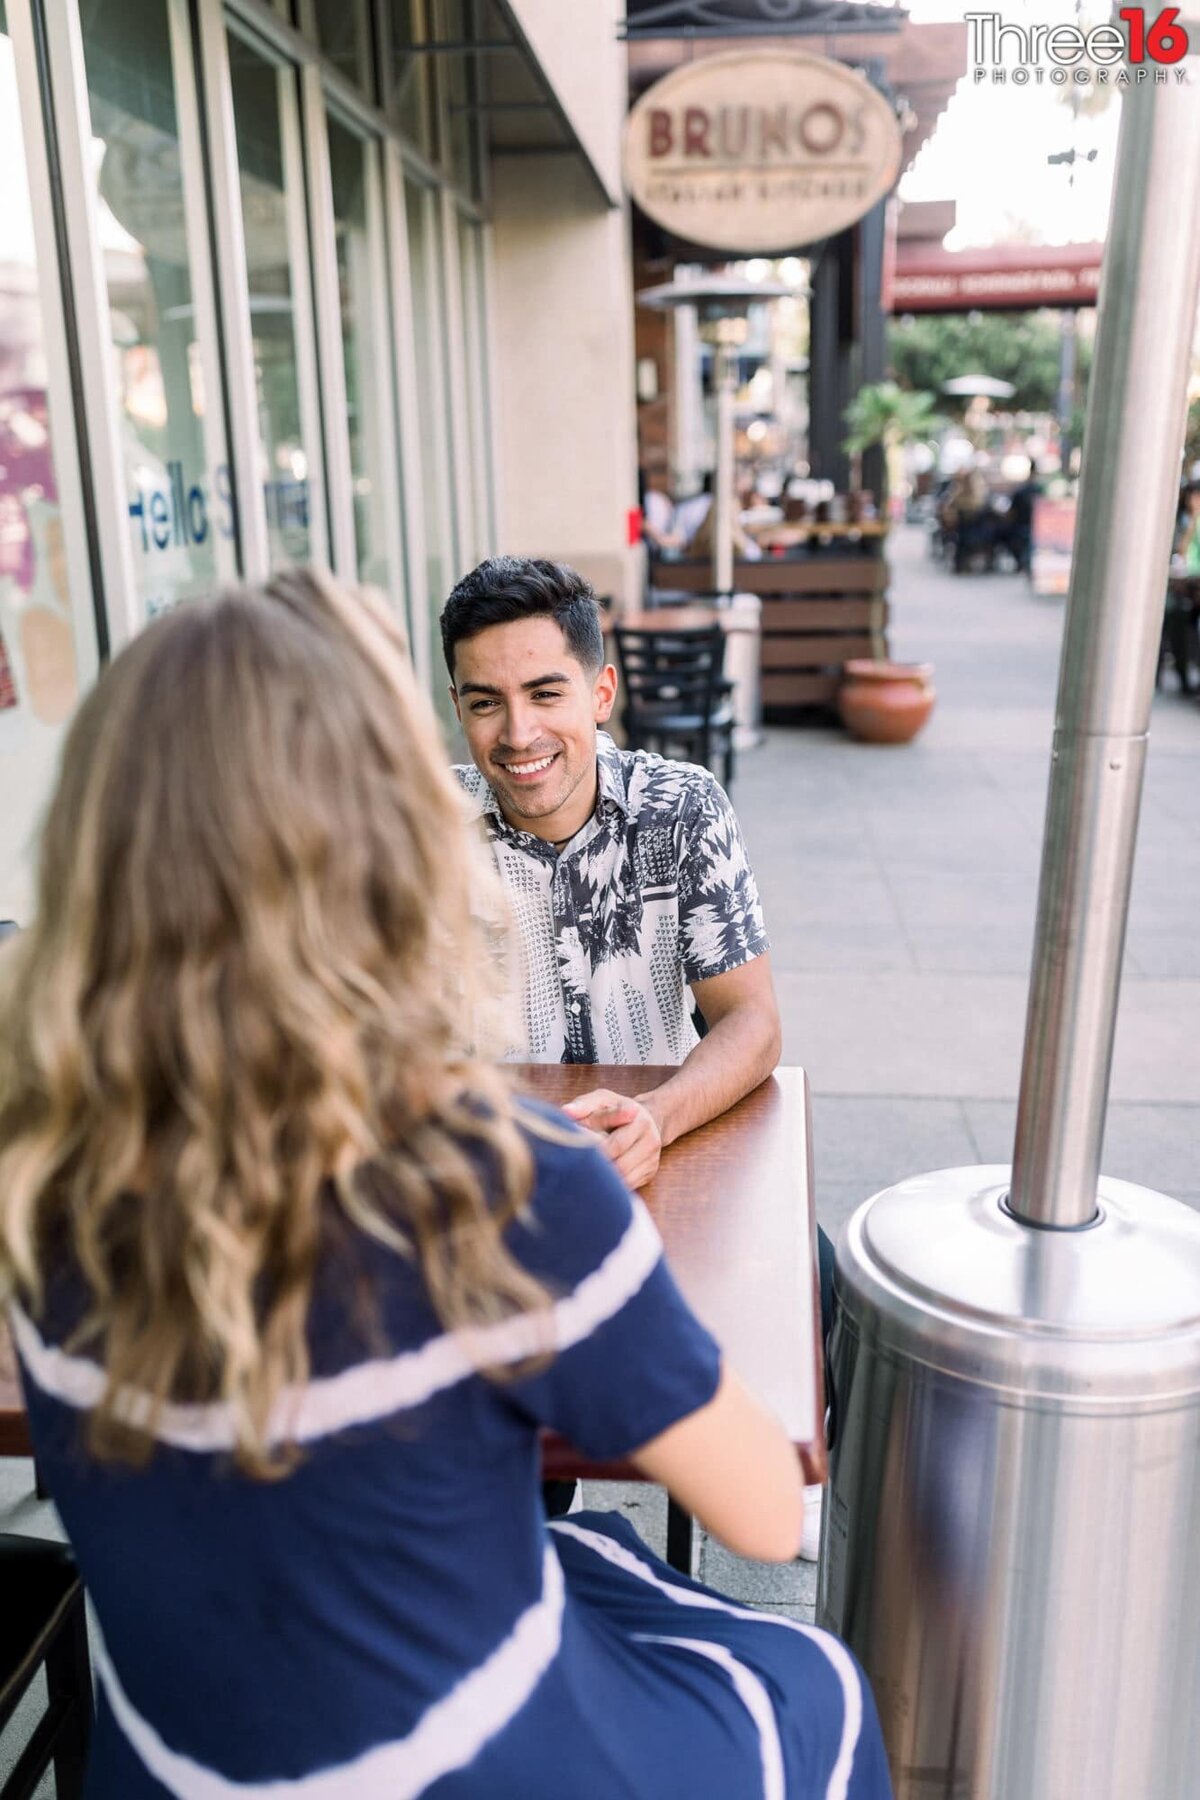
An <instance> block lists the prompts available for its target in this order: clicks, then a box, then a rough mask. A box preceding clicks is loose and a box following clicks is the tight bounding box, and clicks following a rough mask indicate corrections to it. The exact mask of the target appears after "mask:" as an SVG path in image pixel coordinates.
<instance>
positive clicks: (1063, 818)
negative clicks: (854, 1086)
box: [1009, 25, 1200, 1230]
mask: <svg viewBox="0 0 1200 1800" xmlns="http://www.w3.org/2000/svg"><path fill="white" fill-rule="evenodd" d="M1191 44H1192V50H1193V54H1192V55H1190V56H1189V57H1188V58H1187V62H1188V63H1189V64H1191V65H1192V66H1193V73H1192V77H1191V80H1190V81H1183V82H1179V81H1177V79H1176V74H1177V71H1176V70H1175V69H1174V68H1172V69H1169V70H1168V71H1167V72H1166V73H1167V76H1168V79H1167V83H1166V85H1165V86H1159V85H1155V84H1154V82H1153V79H1152V78H1151V79H1150V80H1147V81H1146V82H1145V83H1144V84H1143V85H1141V86H1138V87H1134V88H1131V89H1130V90H1128V92H1127V93H1126V95H1125V99H1124V112H1123V118H1122V121H1121V136H1120V147H1119V151H1118V158H1117V179H1116V190H1115V193H1114V197H1113V209H1112V218H1111V222H1110V228H1109V240H1108V244H1107V247H1106V250H1105V262H1104V283H1103V289H1102V292H1101V297H1100V320H1099V329H1098V334H1097V339H1096V354H1095V360H1094V363H1093V367H1092V377H1091V389H1090V398H1089V404H1088V429H1087V438H1086V445H1087V448H1086V452H1085V456H1084V464H1083V471H1082V477H1081V482H1080V497H1079V513H1078V519H1077V523H1076V527H1075V551H1074V560H1073V565H1072V572H1071V590H1070V598H1069V600H1068V603H1067V616H1066V626H1065V632H1064V640H1063V652H1062V668H1061V672H1060V675H1059V688H1058V706H1057V718H1056V725H1055V734H1054V753H1053V763H1052V767H1051V774H1050V792H1049V799H1048V802H1047V809H1046V827H1045V839H1044V844H1043V850H1042V872H1041V884H1040V888H1039V894H1038V914H1037V935H1036V941H1035V947H1034V956H1033V976H1032V981H1031V986H1030V997H1029V1010H1028V1015H1027V1020H1026V1027H1025V1053H1024V1060H1023V1064H1022V1071H1021V1088H1020V1101H1019V1105H1018V1111H1017V1132H1016V1147H1015V1152H1014V1162H1013V1178H1012V1189H1011V1194H1010V1200H1009V1204H1010V1207H1011V1210H1012V1211H1013V1212H1014V1213H1015V1214H1016V1215H1017V1216H1018V1218H1021V1219H1023V1220H1026V1221H1027V1222H1028V1223H1029V1224H1031V1225H1041V1226H1048V1227H1053V1228H1055V1229H1060V1230H1061V1229H1066V1228H1069V1227H1073V1226H1075V1227H1077V1226H1081V1225H1085V1224H1087V1223H1088V1221H1089V1220H1091V1219H1092V1218H1093V1217H1094V1216H1095V1213H1096V1205H1097V1202H1096V1184H1097V1180H1098V1178H1099V1173H1100V1151H1101V1142H1102V1138H1103V1133H1104V1114H1105V1108H1106V1105H1107V1100H1108V1085H1109V1075H1110V1070H1111V1064H1112V1048H1113V1034H1114V1030H1115V1026H1116V1015H1117V998H1118V992H1119V987H1120V975H1121V956H1122V950H1123V947H1124V939H1125V921H1126V915H1127V912H1128V906H1129V890H1130V883H1131V880H1132V875H1133V854H1134V845H1135V839H1136V834H1137V821H1138V808H1139V804H1140V801H1141V793H1142V776H1143V773H1144V769H1145V761H1146V742H1147V731H1148V729H1149V723H1150V707H1151V702H1152V699H1153V695H1154V673H1155V668H1156V664H1157V659H1158V646H1159V635H1160V630H1161V625H1162V608H1163V584H1164V581H1165V578H1166V571H1167V563H1168V557H1169V548H1170V541H1171V525H1172V521H1173V518H1174V514H1175V504H1176V495H1177V492H1178V478H1179V457H1180V448H1181V446H1182V443H1183V431H1184V416H1185V409H1186V404H1187V402H1186V390H1187V375H1188V366H1189V359H1190V354H1191V346H1192V340H1193V337H1194V333H1195V325H1196V307H1197V295H1198V291H1200V87H1198V85H1197V79H1196V74H1195V65H1196V64H1197V63H1198V62H1200V56H1197V55H1196V54H1195V52H1197V51H1200V28H1198V27H1197V25H1193V28H1192V33H1191Z"/></svg>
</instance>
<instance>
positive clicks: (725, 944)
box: [441, 556, 780, 1188]
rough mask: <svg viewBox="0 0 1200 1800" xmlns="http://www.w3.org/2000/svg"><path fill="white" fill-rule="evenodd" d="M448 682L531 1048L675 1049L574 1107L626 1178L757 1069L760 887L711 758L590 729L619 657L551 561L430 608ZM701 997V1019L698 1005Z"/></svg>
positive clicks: (761, 1050) (641, 1176)
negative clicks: (514, 951) (515, 938)
mask: <svg viewBox="0 0 1200 1800" xmlns="http://www.w3.org/2000/svg"><path fill="white" fill-rule="evenodd" d="M441 628H442V645H443V649H444V651H445V656H446V666H447V668H448V669H449V671H450V681H451V694H452V695H453V699H454V705H455V708H456V710H457V713H458V717H459V720H460V722H461V724H462V728H463V731H464V733H465V735H466V739H467V745H468V747H469V749H470V752H471V755H472V757H473V758H474V767H462V768H459V769H458V770H457V771H456V773H457V774H458V777H459V779H460V781H461V782H462V784H463V787H464V788H465V789H466V791H467V793H468V795H469V796H470V798H471V801H472V803H473V805H474V806H475V808H476V809H477V811H478V813H479V814H480V816H481V817H482V819H483V821H484V825H485V828H486V830H487V832H488V835H489V838H490V840H491V843H492V848H493V851H494V854H495V857H496V862H497V865H498V867H499V869H500V873H501V876H502V877H503V879H504V882H505V886H506V888H507V890H508V894H509V897H510V901H511V904H512V908H513V913H514V915H515V919H516V924H517V929H518V934H519V938H520V948H521V951H522V953H523V958H524V979H523V992H522V1010H523V1016H524V1027H525V1035H526V1042H525V1044H523V1045H521V1046H518V1047H516V1049H515V1050H514V1057H515V1059H518V1060H528V1061H534V1062H570V1063H631V1064H636V1063H669V1064H677V1065H678V1071H677V1073H676V1074H675V1075H673V1076H672V1077H671V1078H670V1079H669V1080H668V1081H666V1082H664V1083H663V1085H662V1086H661V1087H658V1088H655V1089H653V1090H652V1091H651V1092H648V1093H643V1094H640V1095H635V1096H632V1097H628V1096H622V1095H618V1094H616V1093H613V1092H611V1091H609V1090H608V1089H604V1088H597V1089H595V1090H594V1091H593V1092H591V1093H589V1094H586V1095H584V1096H583V1097H582V1098H580V1099H579V1100H577V1101H576V1102H575V1103H574V1104H573V1106H571V1107H570V1108H569V1109H568V1110H569V1111H570V1112H571V1113H572V1114H573V1115H574V1116H575V1117H576V1118H577V1119H579V1120H580V1121H581V1122H583V1123H585V1124H587V1125H588V1126H590V1127H591V1128H592V1129H594V1130H596V1131H599V1132H602V1133H604V1134H605V1135H606V1143H607V1147H608V1150H609V1154H610V1156H611V1157H612V1159H613V1161H614V1162H615V1163H616V1165H617V1167H618V1168H619V1170H620V1171H621V1173H622V1175H623V1176H624V1177H625V1179H626V1181H627V1182H628V1183H629V1185H630V1186H631V1187H635V1188H636V1187H642V1186H644V1185H645V1183H646V1182H647V1181H649V1180H650V1178H651V1176H652V1175H653V1174H654V1171H655V1170H656V1169H657V1167H658V1161H659V1156H660V1154H661V1151H662V1148H663V1146H664V1145H665V1144H669V1143H671V1142H672V1141H673V1140H674V1139H675V1138H677V1137H680V1136H682V1134H683V1133H684V1132H687V1131H691V1130H693V1129H694V1128H695V1127H696V1126H697V1125H702V1124H704V1123H705V1121H706V1120H708V1119H712V1118H715V1117H716V1116H717V1114H718V1113H721V1112H724V1111H725V1109H726V1108H727V1107H730V1106H732V1105H733V1103H734V1102H735V1101H736V1100H740V1099H741V1097H742V1095H743V1094H745V1093H748V1092H749V1090H750V1089H751V1088H753V1087H755V1086H757V1084H758V1083H759V1082H760V1081H762V1080H763V1079H764V1078H765V1077H766V1076H767V1075H769V1074H770V1073H771V1071H772V1069H773V1068H774V1067H775V1064H776V1062H777V1061H778V1058H779V1050H780V1028H779V1011H778V1008H777V1006H776V1002H775V991H774V987H773V984H772V981H771V971H770V965H769V960H768V957H767V937H766V933H765V931H764V929H763V920H762V908H761V906H760V904H759V898H758V890H757V888H756V886H755V882H754V876H753V874H752V873H751V870H750V865H749V862H748V860H747V857H746V850H745V846H744V844H743V842H742V835H741V832H740V830H739V828H738V823H737V820H736V818H735V817H734V813H733V809H732V807H731V806H730V804H729V801H728V799H727V798H726V796H725V793H724V792H723V790H722V789H721V787H720V786H719V784H718V782H717V781H716V779H715V777H714V776H712V775H710V774H709V772H708V770H707V769H701V768H696V767H694V766H693V765H691V764H687V763H676V762H668V761H664V760H663V759H662V758H661V757H659V756H652V755H650V754H649V753H648V752H646V751H643V750H632V751H631V750H618V748H617V747H616V745H615V744H614V743H613V741H612V739H611V738H610V737H609V736H608V735H607V733H605V732H602V731H600V730H599V729H598V727H599V726H601V725H604V724H606V723H607V721H608V719H609V717H610V716H611V714H612V710H613V705H614V703H615V700H616V694H617V673H616V670H615V669H614V668H613V667H612V666H611V664H608V663H606V662H605V660H604V640H603V636H602V633H601V629H600V615H599V609H598V607H597V604H596V599H595V596H594V594H593V593H592V590H591V588H590V587H589V586H588V584H587V582H586V581H584V580H583V578H582V576H580V575H578V574H576V573H575V571H574V570H573V569H569V568H565V567H563V566H562V565H560V564H558V563H553V562H546V561H542V560H532V559H521V558H516V557H508V556H505V557H496V558H494V559H493V560H491V561H489V562H485V563H481V564H480V566H479V567H478V568H477V569H474V570H473V571H472V572H471V574H470V575H467V576H466V577H465V578H464V579H463V580H462V581H460V582H459V584H458V586H457V587H456V588H455V590H454V592H453V593H452V594H451V596H450V598H449V600H448V601H447V603H446V606H445V609H444V610H443V613H442V619H441ZM692 998H694V1000H695V1003H696V1005H697V1007H698V1008H699V1011H700V1013H701V1014H702V1016H703V1020H704V1022H705V1024H706V1025H707V1028H708V1030H707V1035H706V1036H704V1037H701V1036H700V1035H699V1033H698V1032H697V1030H696V1026H695V1024H694V1022H693V1018H692Z"/></svg>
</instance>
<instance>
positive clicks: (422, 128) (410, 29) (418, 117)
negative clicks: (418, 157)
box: [383, 0, 436, 157]
mask: <svg viewBox="0 0 1200 1800" xmlns="http://www.w3.org/2000/svg"><path fill="white" fill-rule="evenodd" d="M425 19H426V0H391V5H390V8H389V11H388V24H389V42H390V46H391V66H390V67H389V68H388V69H387V70H386V71H385V82H384V96H383V98H384V107H385V110H386V111H387V114H388V116H389V118H391V119H392V120H393V121H394V122H395V124H396V126H397V128H398V129H399V130H400V131H402V132H403V133H404V135H405V136H406V137H409V138H411V139H412V141H413V143H414V144H416V145H417V146H418V148H419V149H421V150H422V151H424V153H425V155H426V156H428V157H432V156H433V155H434V154H435V151H436V146H435V144H434V131H433V114H434V108H433V68H432V65H433V62H434V60H435V59H434V58H433V57H432V56H428V55H419V54H414V51H413V46H414V45H415V44H422V43H425V42H427V41H428V33H427V31H426V28H425Z"/></svg>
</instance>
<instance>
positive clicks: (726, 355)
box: [638, 275, 796, 596]
mask: <svg viewBox="0 0 1200 1800" xmlns="http://www.w3.org/2000/svg"><path fill="white" fill-rule="evenodd" d="M795 291H796V290H795V289H794V288H790V287H785V286H784V285H783V283H782V282H778V281H750V280H749V279H748V278H747V277H745V276H742V275H705V276H703V277H702V278H700V279H698V280H694V281H686V282H685V281H671V282H666V283H664V284H663V286H661V287H653V288H643V289H642V291H641V293H639V295H638V305H639V306H648V307H649V308H650V309H651V310H652V311H654V312H671V311H673V310H674V309H675V308H676V307H679V306H694V307H695V308H696V313H697V317H698V321H699V327H700V335H701V337H702V338H703V339H704V341H705V343H707V344H710V345H711V346H712V349H713V391H714V394H715V396H716V414H717V417H716V448H717V466H716V469H715V470H714V473H713V507H714V513H713V534H712V542H713V582H712V585H713V593H714V594H716V595H718V596H728V595H730V594H732V592H733V521H734V514H735V512H736V509H737V495H736V493H735V492H734V445H733V434H734V416H733V413H734V397H735V395H736V393H737V369H738V361H737V353H738V351H739V350H740V349H741V347H742V345H743V344H744V343H745V341H746V337H747V333H748V330H749V314H750V308H751V307H752V306H762V305H763V304H765V303H767V302H769V301H771V300H781V299H783V297H784V295H785V294H792V293H795Z"/></svg>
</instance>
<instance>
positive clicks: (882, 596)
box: [657, 552, 888, 723]
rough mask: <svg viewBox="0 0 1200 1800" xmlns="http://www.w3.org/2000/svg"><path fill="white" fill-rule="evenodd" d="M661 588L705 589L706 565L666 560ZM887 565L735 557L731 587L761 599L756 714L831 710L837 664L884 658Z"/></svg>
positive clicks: (869, 559) (879, 559)
mask: <svg viewBox="0 0 1200 1800" xmlns="http://www.w3.org/2000/svg"><path fill="white" fill-rule="evenodd" d="M657 575H658V580H659V581H660V582H661V584H662V585H663V587H668V586H669V587H671V588H674V589H677V590H681V591H684V592H687V593H708V592H710V591H711V588H712V568H711V565H710V564H708V563H666V564H663V565H662V567H661V568H660V569H659V570H658V572H657ZM887 584H888V566H887V562H886V560H885V558H884V557H883V556H882V555H878V556H871V555H866V556H846V555H838V554H833V555H822V554H821V553H819V552H818V553H816V554H814V555H812V556H811V557H786V558H783V557H767V558H764V560H763V561H762V562H757V563H754V562H739V563H738V564H737V567H736V569H735V571H734V587H735V588H736V590H737V591H738V592H739V593H747V594H758V595H759V596H760V598H761V600H762V705H763V717H764V718H766V719H768V720H770V719H773V720H775V722H777V723H778V722H779V721H781V720H783V719H785V718H787V716H788V715H790V714H793V713H795V712H796V711H797V710H799V709H801V708H806V707H813V706H820V707H828V708H832V706H833V703H834V697H835V695H836V693H837V688H838V681H839V679H840V671H841V665H842V664H843V663H844V662H849V660H850V659H851V657H855V656H869V657H874V658H876V659H882V658H886V657H887V655H888V641H887V625H888V601H887Z"/></svg>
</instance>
